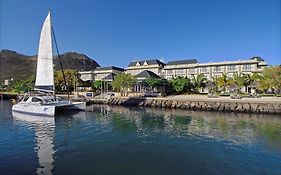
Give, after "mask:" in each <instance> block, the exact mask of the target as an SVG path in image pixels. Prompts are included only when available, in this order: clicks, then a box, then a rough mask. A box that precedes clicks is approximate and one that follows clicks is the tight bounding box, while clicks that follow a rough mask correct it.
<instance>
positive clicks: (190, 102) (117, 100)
mask: <svg viewBox="0 0 281 175" xmlns="http://www.w3.org/2000/svg"><path fill="white" fill-rule="evenodd" d="M89 103H90V104H107V105H121V106H141V107H154V108H176V109H186V110H198V111H200V110H201V111H222V112H234V113H264V114H276V115H281V98H280V97H262V98H244V99H243V98H242V99H231V98H230V97H219V98H207V97H206V96H202V95H178V96H172V97H164V98H158V97H114V98H110V99H107V100H105V99H95V98H92V99H90V101H89Z"/></svg>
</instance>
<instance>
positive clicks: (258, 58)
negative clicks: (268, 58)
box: [250, 56, 264, 61]
mask: <svg viewBox="0 0 281 175" xmlns="http://www.w3.org/2000/svg"><path fill="white" fill-rule="evenodd" d="M254 59H257V61H264V59H262V57H260V56H257V57H252V58H250V60H254Z"/></svg>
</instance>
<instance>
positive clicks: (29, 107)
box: [12, 104, 56, 116]
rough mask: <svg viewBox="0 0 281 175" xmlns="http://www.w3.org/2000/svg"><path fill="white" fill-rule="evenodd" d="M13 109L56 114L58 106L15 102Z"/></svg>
mask: <svg viewBox="0 0 281 175" xmlns="http://www.w3.org/2000/svg"><path fill="white" fill-rule="evenodd" d="M12 111H14V112H19V113H24V114H31V115H40V116H41V115H42V116H55V111H56V106H48V105H25V104H15V105H13V108H12Z"/></svg>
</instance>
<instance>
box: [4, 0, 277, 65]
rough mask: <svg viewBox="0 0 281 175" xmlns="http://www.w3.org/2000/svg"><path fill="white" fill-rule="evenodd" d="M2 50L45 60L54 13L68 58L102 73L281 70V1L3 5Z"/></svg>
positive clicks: (10, 0)
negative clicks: (160, 67) (81, 57)
mask: <svg viewBox="0 0 281 175" xmlns="http://www.w3.org/2000/svg"><path fill="white" fill-rule="evenodd" d="M0 2H1V4H0V5H1V26H0V28H1V38H0V39H1V49H11V50H15V51H17V52H19V53H23V54H27V55H35V54H37V49H38V42H39V34H40V30H41V27H42V23H43V21H44V18H45V17H46V15H47V13H48V10H49V9H51V10H52V20H53V25H54V28H55V32H56V37H57V40H58V44H59V49H60V52H61V53H63V52H66V51H76V52H80V53H84V54H86V55H88V56H89V57H91V58H93V59H95V60H96V61H97V62H98V63H99V64H100V65H102V66H109V65H115V66H121V67H126V66H127V65H128V64H129V62H130V61H132V60H137V59H142V58H163V59H164V61H165V62H167V61H170V60H177V59H188V58H197V60H198V61H199V62H201V63H202V62H210V61H213V62H214V61H224V60H238V59H247V58H250V57H252V56H261V57H263V58H264V59H265V60H266V61H267V62H268V63H270V64H273V65H277V64H281V53H280V50H281V41H280V40H281V37H280V32H281V28H280V21H281V19H280V18H281V17H280V16H281V15H280V6H281V5H280V0H138V1H137V0H44V1H43V0H24V1H23V0H0Z"/></svg>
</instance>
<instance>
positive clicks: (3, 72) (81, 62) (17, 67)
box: [0, 50, 100, 81]
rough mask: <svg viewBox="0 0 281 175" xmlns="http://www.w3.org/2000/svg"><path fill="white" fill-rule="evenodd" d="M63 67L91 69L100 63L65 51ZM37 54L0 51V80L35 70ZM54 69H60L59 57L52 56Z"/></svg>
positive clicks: (23, 75) (62, 58) (62, 56)
mask: <svg viewBox="0 0 281 175" xmlns="http://www.w3.org/2000/svg"><path fill="white" fill-rule="evenodd" d="M61 60H62V65H63V68H64V69H74V70H77V71H88V70H93V69H95V68H96V67H100V65H99V64H98V63H97V62H96V61H95V60H93V59H91V58H89V57H88V56H87V55H85V54H81V53H77V52H66V53H64V54H62V55H61ZM36 66H37V55H35V56H27V55H23V54H20V53H17V52H15V51H11V50H1V52H0V81H3V80H5V79H10V78H20V79H21V78H25V77H27V76H30V75H33V74H35V72H36ZM54 67H55V70H60V64H59V59H58V58H57V57H55V58H54Z"/></svg>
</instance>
